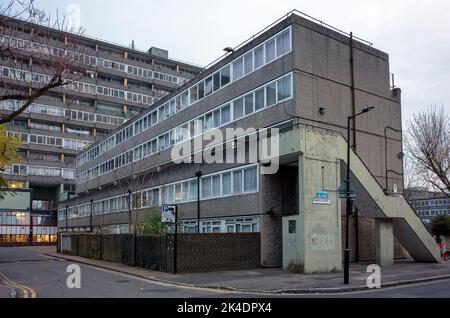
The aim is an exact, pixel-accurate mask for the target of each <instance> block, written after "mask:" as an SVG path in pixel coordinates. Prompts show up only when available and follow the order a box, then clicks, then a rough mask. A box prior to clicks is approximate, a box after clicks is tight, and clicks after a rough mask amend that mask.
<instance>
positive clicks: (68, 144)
mask: <svg viewBox="0 0 450 318" xmlns="http://www.w3.org/2000/svg"><path fill="white" fill-rule="evenodd" d="M7 135H8V136H11V137H16V138H20V140H21V141H22V143H24V144H39V145H48V146H57V147H63V148H65V149H73V150H83V149H84V148H86V147H87V146H88V145H89V144H90V143H91V142H90V141H86V140H78V139H67V138H59V137H52V136H44V135H35V134H27V133H19V132H16V131H8V132H7Z"/></svg>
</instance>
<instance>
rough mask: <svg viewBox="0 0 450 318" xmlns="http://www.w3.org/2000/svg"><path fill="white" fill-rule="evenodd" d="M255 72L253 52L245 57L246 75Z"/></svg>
mask: <svg viewBox="0 0 450 318" xmlns="http://www.w3.org/2000/svg"><path fill="white" fill-rule="evenodd" d="M252 71H253V51H251V52H249V53H247V54H246V55H244V75H247V74H248V73H250V72H252Z"/></svg>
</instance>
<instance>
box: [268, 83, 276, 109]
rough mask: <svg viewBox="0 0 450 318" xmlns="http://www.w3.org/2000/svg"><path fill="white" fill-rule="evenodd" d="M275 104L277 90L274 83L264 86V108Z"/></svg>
mask: <svg viewBox="0 0 450 318" xmlns="http://www.w3.org/2000/svg"><path fill="white" fill-rule="evenodd" d="M276 102H277V88H276V84H275V83H271V84H269V85H267V86H266V106H267V107H268V106H272V105H274V104H276Z"/></svg>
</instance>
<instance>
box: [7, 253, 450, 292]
mask: <svg viewBox="0 0 450 318" xmlns="http://www.w3.org/2000/svg"><path fill="white" fill-rule="evenodd" d="M70 264H71V263H70V262H68V261H64V260H60V259H56V258H50V257H47V256H44V255H41V254H39V253H38V252H35V251H31V250H28V249H24V248H18V247H0V276H1V277H0V280H1V278H2V277H3V280H5V279H7V280H8V281H9V282H10V284H14V285H16V286H18V288H17V289H18V290H19V289H21V288H25V289H26V290H27V291H28V296H29V297H32V296H36V297H37V298H118V297H123V298H155V297H158V298H197V297H218V298H228V297H252V298H254V297H270V295H261V294H259V295H258V294H239V293H233V292H224V291H214V290H205V289H198V288H187V287H179V286H174V285H170V284H163V283H157V282H152V281H148V280H144V279H140V278H136V277H133V276H130V275H125V274H122V273H117V272H113V271H108V270H104V269H99V268H96V267H91V266H87V265H82V264H80V265H79V266H80V269H81V288H79V289H77V288H76V289H70V288H68V287H67V285H66V280H67V277H68V276H69V275H70V273H67V272H66V270H67V266H68V265H70ZM19 294H20V291H19ZM277 297H280V296H277ZM281 297H305V298H317V297H325V298H328V297H333V298H335V297H338V298H349V297H351V298H380V297H382V298H385V297H386V298H399V297H401V298H411V297H424V298H442V297H445V298H450V280H444V281H435V282H430V283H424V284H417V285H407V286H402V287H397V288H389V289H379V290H373V291H364V292H355V293H345V294H333V295H323V294H321V295H282V296H281Z"/></svg>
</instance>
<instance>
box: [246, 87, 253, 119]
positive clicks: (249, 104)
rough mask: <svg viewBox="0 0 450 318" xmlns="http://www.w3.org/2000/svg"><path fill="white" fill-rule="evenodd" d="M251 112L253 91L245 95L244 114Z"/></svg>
mask: <svg viewBox="0 0 450 318" xmlns="http://www.w3.org/2000/svg"><path fill="white" fill-rule="evenodd" d="M251 113H253V93H252V94H248V95H246V96H245V115H246V116H247V115H249V114H251Z"/></svg>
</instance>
